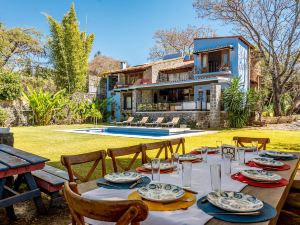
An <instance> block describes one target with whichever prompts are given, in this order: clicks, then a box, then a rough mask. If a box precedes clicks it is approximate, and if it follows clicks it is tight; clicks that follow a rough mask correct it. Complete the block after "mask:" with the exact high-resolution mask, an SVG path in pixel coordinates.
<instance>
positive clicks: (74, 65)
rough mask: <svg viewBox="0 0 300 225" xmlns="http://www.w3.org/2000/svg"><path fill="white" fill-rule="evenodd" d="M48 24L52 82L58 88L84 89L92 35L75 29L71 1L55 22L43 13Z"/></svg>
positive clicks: (76, 22)
mask: <svg viewBox="0 0 300 225" xmlns="http://www.w3.org/2000/svg"><path fill="white" fill-rule="evenodd" d="M47 18H48V22H49V25H50V32H51V38H50V41H49V50H50V58H51V61H52V63H53V66H54V69H55V83H56V85H57V88H58V89H64V88H65V89H66V90H67V91H68V92H69V93H74V92H76V91H86V89H87V74H88V57H89V54H90V52H91V48H92V44H93V40H94V35H93V34H91V35H87V34H86V33H85V32H81V31H80V29H79V22H78V20H77V16H76V12H75V7H74V4H73V5H72V6H71V8H70V11H69V12H68V13H67V14H66V15H65V16H64V17H63V19H62V22H61V23H59V22H57V21H56V20H55V19H53V18H52V17H51V16H47Z"/></svg>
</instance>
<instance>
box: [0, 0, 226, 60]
mask: <svg viewBox="0 0 300 225" xmlns="http://www.w3.org/2000/svg"><path fill="white" fill-rule="evenodd" d="M72 2H74V3H75V8H76V12H77V16H78V19H79V21H80V27H81V30H87V32H88V33H91V32H93V33H94V34H95V41H94V45H93V50H92V54H91V56H93V55H94V53H95V52H96V51H98V50H100V51H101V53H102V54H104V55H108V56H111V57H114V58H117V59H121V60H126V61H128V63H129V64H131V65H135V64H142V63H145V62H146V61H147V58H148V54H149V49H150V48H151V47H152V46H153V45H154V40H153V39H152V36H153V33H154V32H155V31H156V30H157V29H164V28H172V27H177V28H184V27H186V26H187V25H188V24H191V25H195V26H199V25H207V26H210V27H211V28H213V29H215V30H216V32H217V34H219V35H230V34H231V31H230V28H229V27H228V26H224V25H222V24H220V23H216V22H215V21H208V20H203V19H199V18H197V16H196V13H195V10H194V9H193V7H192V3H193V0H77V1H76V0H75V1H71V0H47V1H46V0H1V6H0V21H1V22H3V23H4V24H5V25H6V26H7V27H14V26H24V27H34V28H36V29H37V30H38V31H40V32H42V33H44V34H48V33H49V27H48V24H47V21H46V18H45V17H44V16H43V15H42V13H43V12H44V13H47V14H49V15H51V16H53V17H54V18H55V19H57V20H61V18H62V17H63V15H64V14H65V13H66V12H67V11H68V10H69V8H70V6H71V4H72ZM86 18H87V24H86Z"/></svg>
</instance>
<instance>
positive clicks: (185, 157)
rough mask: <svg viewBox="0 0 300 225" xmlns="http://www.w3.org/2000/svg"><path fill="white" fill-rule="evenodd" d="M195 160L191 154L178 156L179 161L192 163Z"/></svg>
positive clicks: (195, 157)
mask: <svg viewBox="0 0 300 225" xmlns="http://www.w3.org/2000/svg"><path fill="white" fill-rule="evenodd" d="M195 159H197V156H196V155H192V154H183V155H180V156H179V160H180V161H193V160H195Z"/></svg>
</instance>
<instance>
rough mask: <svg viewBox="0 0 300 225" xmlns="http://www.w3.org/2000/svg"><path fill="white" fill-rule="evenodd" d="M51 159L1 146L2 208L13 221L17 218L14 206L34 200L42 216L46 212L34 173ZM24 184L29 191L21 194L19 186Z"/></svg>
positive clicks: (0, 201) (0, 193)
mask: <svg viewBox="0 0 300 225" xmlns="http://www.w3.org/2000/svg"><path fill="white" fill-rule="evenodd" d="M48 160H49V159H47V158H44V157H41V156H38V155H35V154H32V153H29V152H26V151H23V150H21V149H17V148H13V147H11V146H8V145H5V144H0V208H6V210H7V214H8V216H9V217H10V218H11V219H14V218H15V213H14V208H13V205H14V204H16V203H19V202H23V201H26V200H30V199H33V200H34V202H35V205H36V208H37V210H38V212H39V213H40V214H44V213H45V212H46V208H45V206H44V204H43V202H42V199H41V191H40V189H39V188H38V186H37V184H36V182H35V180H34V178H33V176H32V171H36V170H40V169H42V168H44V166H45V162H46V161H48ZM22 183H24V184H26V185H27V187H28V189H27V190H26V191H22V192H21V193H20V192H19V190H18V189H19V186H20V185H21V184H22Z"/></svg>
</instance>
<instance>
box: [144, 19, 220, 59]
mask: <svg viewBox="0 0 300 225" xmlns="http://www.w3.org/2000/svg"><path fill="white" fill-rule="evenodd" d="M209 36H215V33H214V31H213V30H212V29H210V28H209V27H205V26H201V27H195V26H191V25H188V26H187V27H186V28H184V29H177V28H171V29H165V30H157V31H156V32H155V33H154V36H153V39H154V40H155V45H154V46H153V47H152V48H151V49H150V53H149V59H150V60H158V59H162V57H163V56H165V55H168V54H172V53H182V54H186V55H189V54H191V53H192V52H193V47H194V45H193V44H194V38H196V37H209Z"/></svg>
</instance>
